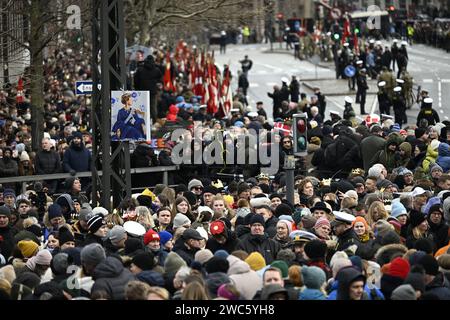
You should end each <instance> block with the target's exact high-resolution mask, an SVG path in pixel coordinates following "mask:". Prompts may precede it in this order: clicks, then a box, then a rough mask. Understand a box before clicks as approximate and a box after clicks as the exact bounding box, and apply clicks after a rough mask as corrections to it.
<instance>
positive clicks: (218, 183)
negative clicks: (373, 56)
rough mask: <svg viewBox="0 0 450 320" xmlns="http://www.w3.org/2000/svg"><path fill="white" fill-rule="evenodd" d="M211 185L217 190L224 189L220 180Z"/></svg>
mask: <svg viewBox="0 0 450 320" xmlns="http://www.w3.org/2000/svg"><path fill="white" fill-rule="evenodd" d="M211 185H212V186H213V187H215V188H217V189H223V182H222V181H221V180H220V179H218V180H217V181H216V182H214V183H211Z"/></svg>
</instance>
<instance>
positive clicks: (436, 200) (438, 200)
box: [423, 197, 441, 215]
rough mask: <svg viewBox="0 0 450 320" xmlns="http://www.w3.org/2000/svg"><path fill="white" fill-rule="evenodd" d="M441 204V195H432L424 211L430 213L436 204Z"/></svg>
mask: <svg viewBox="0 0 450 320" xmlns="http://www.w3.org/2000/svg"><path fill="white" fill-rule="evenodd" d="M440 204H441V198H439V197H432V198H430V199H428V202H427V204H426V205H425V207H424V208H423V213H424V214H426V215H428V214H429V213H430V208H431V207H432V206H434V205H440Z"/></svg>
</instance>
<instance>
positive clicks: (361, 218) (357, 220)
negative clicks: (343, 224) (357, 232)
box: [352, 216, 369, 232]
mask: <svg viewBox="0 0 450 320" xmlns="http://www.w3.org/2000/svg"><path fill="white" fill-rule="evenodd" d="M357 222H361V223H362V224H363V225H364V227H365V228H366V232H367V229H368V228H369V224H368V223H367V221H366V219H365V218H364V217H361V216H358V217H356V218H355V220H353V222H352V227H353V226H354V225H355V224H356V223H357Z"/></svg>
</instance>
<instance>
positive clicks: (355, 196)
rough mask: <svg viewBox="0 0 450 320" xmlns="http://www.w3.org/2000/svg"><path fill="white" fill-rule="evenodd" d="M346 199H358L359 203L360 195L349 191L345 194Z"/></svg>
mask: <svg viewBox="0 0 450 320" xmlns="http://www.w3.org/2000/svg"><path fill="white" fill-rule="evenodd" d="M344 197H345V198H353V199H356V201H358V193H357V192H356V191H355V190H348V191H347V192H346V193H345V194H344Z"/></svg>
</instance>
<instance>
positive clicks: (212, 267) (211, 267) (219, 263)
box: [205, 257, 230, 273]
mask: <svg viewBox="0 0 450 320" xmlns="http://www.w3.org/2000/svg"><path fill="white" fill-rule="evenodd" d="M229 267H230V263H229V262H228V260H227V259H224V258H219V257H212V258H210V259H209V260H208V261H207V262H206V263H205V270H206V272H208V273H214V272H222V273H227V272H228V269H229Z"/></svg>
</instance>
